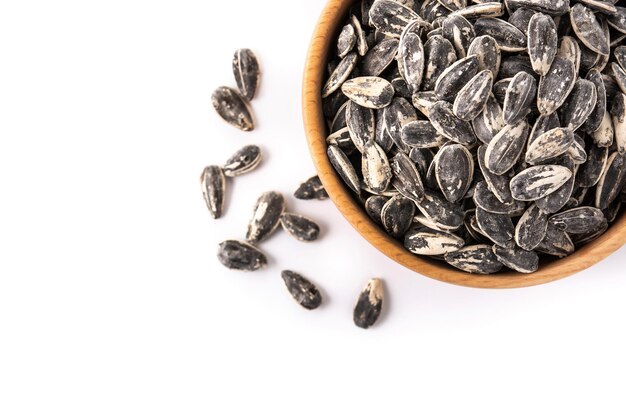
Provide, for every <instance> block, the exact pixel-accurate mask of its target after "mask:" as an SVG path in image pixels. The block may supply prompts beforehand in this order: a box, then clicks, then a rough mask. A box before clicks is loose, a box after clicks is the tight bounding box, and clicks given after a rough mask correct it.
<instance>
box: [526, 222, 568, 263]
mask: <svg viewBox="0 0 626 417" xmlns="http://www.w3.org/2000/svg"><path fill="white" fill-rule="evenodd" d="M535 250H537V251H538V252H541V253H545V254H547V255H552V256H556V257H558V258H565V257H566V256H569V255H571V254H572V253H574V251H575V250H576V247H575V246H574V243H573V242H572V239H571V238H570V237H569V235H568V234H567V233H566V232H565V231H564V230H561V229H559V228H558V227H556V226H554V225H553V224H550V223H548V228H547V230H546V235H545V236H544V238H543V240H542V241H541V243H540V244H539V246H537V248H536V249H535Z"/></svg>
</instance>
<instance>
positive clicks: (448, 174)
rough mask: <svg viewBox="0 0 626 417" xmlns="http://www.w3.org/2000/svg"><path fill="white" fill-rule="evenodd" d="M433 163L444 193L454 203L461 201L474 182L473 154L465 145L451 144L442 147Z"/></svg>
mask: <svg viewBox="0 0 626 417" xmlns="http://www.w3.org/2000/svg"><path fill="white" fill-rule="evenodd" d="M433 163H434V164H435V178H436V179H437V184H438V185H439V188H440V189H441V191H442V192H443V195H444V196H445V197H446V199H447V200H448V201H450V202H452V203H456V202H458V201H460V200H461V199H462V198H463V197H464V196H465V194H466V193H467V190H468V189H469V187H470V185H471V184H472V178H473V175H474V160H473V159H472V154H470V152H469V151H468V150H467V148H466V147H465V146H463V145H458V144H449V145H446V146H444V147H442V148H441V150H440V151H439V152H438V153H437V155H436V156H435V159H434V161H433Z"/></svg>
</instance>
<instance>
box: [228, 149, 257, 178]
mask: <svg viewBox="0 0 626 417" xmlns="http://www.w3.org/2000/svg"><path fill="white" fill-rule="evenodd" d="M261 159H262V156H261V149H260V148H259V147H258V146H256V145H248V146H244V147H243V148H241V149H240V150H238V151H237V152H235V153H234V154H233V156H231V157H230V158H228V160H227V161H226V163H225V164H224V166H223V167H222V169H223V170H224V175H226V176H228V177H236V176H239V175H242V174H245V173H247V172H250V171H252V170H253V169H254V168H256V167H257V166H259V164H260V163H261Z"/></svg>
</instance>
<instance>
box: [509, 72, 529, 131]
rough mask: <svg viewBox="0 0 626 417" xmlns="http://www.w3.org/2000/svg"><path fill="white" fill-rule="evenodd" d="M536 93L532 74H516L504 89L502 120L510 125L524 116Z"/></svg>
mask: <svg viewBox="0 0 626 417" xmlns="http://www.w3.org/2000/svg"><path fill="white" fill-rule="evenodd" d="M536 93H537V82H536V81H535V79H534V78H533V77H532V75H530V74H529V73H527V72H520V73H518V74H516V75H515V77H513V79H512V80H511V82H510V83H509V86H508V88H507V89H506V96H505V98H504V106H503V108H502V112H503V117H504V122H505V123H506V124H508V125H512V124H515V123H517V122H519V121H520V120H522V119H523V118H524V117H526V115H527V114H528V112H529V111H530V105H531V103H532V101H533V100H534V99H535V94H536Z"/></svg>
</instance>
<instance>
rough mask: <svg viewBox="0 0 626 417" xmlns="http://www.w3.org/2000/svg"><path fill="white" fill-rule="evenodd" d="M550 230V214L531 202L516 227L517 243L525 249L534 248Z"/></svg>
mask: <svg viewBox="0 0 626 417" xmlns="http://www.w3.org/2000/svg"><path fill="white" fill-rule="evenodd" d="M547 231H548V214H547V213H545V212H544V211H543V210H541V209H540V208H539V207H537V205H536V204H531V205H530V206H529V207H528V209H527V210H526V212H524V214H523V215H522V217H520V219H519V221H518V222H517V226H516V227H515V243H517V245H518V246H519V247H520V248H522V249H525V250H533V249H535V248H536V247H537V246H539V244H540V243H541V241H542V240H543V238H544V237H545V235H546V233H547Z"/></svg>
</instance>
